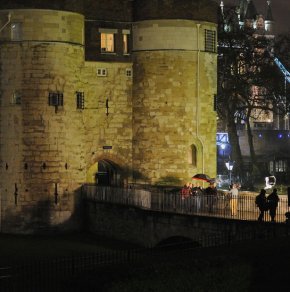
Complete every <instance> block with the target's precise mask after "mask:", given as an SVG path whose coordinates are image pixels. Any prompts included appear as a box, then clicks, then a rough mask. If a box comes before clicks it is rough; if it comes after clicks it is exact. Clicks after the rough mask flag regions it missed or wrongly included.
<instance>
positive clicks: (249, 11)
mask: <svg viewBox="0 0 290 292" xmlns="http://www.w3.org/2000/svg"><path fill="white" fill-rule="evenodd" d="M256 17H257V9H256V6H255V4H254V2H253V1H252V0H248V4H247V8H246V12H245V16H244V26H245V28H254V26H255V20H256Z"/></svg>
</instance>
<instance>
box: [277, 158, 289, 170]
mask: <svg viewBox="0 0 290 292" xmlns="http://www.w3.org/2000/svg"><path fill="white" fill-rule="evenodd" d="M286 170H287V161H285V160H277V161H275V171H276V172H286Z"/></svg>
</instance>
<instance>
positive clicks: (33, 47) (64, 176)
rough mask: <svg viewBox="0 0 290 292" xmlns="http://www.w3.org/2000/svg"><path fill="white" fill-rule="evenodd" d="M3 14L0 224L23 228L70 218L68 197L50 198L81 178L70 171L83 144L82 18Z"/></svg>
mask: <svg viewBox="0 0 290 292" xmlns="http://www.w3.org/2000/svg"><path fill="white" fill-rule="evenodd" d="M8 16H9V24H7V25H6V26H5V28H4V29H3V30H2V31H1V49H0V50H1V51H0V53H1V55H0V63H1V111H0V117H1V124H0V138H1V168H0V177H1V202H2V204H1V208H2V209H1V210H2V213H1V218H2V220H3V222H2V226H6V228H9V224H11V226H12V225H13V224H14V223H15V222H17V223H16V225H17V228H19V229H22V227H23V226H24V225H26V224H27V223H28V222H29V223H31V224H32V225H33V223H34V222H42V223H43V222H45V221H46V224H48V221H49V220H48V221H47V220H46V219H47V218H50V219H51V220H52V221H53V220H54V219H56V220H57V218H58V219H60V218H62V220H61V221H65V220H66V219H69V217H70V216H71V215H72V210H73V209H74V208H73V205H72V204H73V201H72V200H69V199H67V201H65V202H63V204H61V206H60V205H59V204H56V203H57V201H58V200H59V199H60V194H61V195H62V196H63V194H65V193H66V192H67V193H68V192H70V191H72V190H75V189H76V188H77V186H79V185H78V182H81V181H83V180H84V179H85V173H84V172H83V171H82V172H77V171H75V172H73V171H70V169H74V168H75V169H77V168H79V167H80V166H79V163H78V161H79V160H80V159H79V158H80V157H81V156H82V153H81V149H82V148H83V147H82V145H83V136H82V135H81V134H79V127H80V125H81V117H80V116H79V115H78V113H77V111H76V106H75V98H74V96H75V91H76V90H78V87H77V82H76V80H75V71H76V70H75V68H77V67H78V68H81V67H82V64H83V55H84V50H83V44H84V39H83V27H84V26H83V25H84V19H83V16H82V15H80V14H78V13H73V12H65V11H53V10H37V9H23V10H22V9H9V10H1V13H0V19H1V20H2V24H3V21H4V22H5V21H6V19H7V17H8ZM3 25H4V24H3ZM2 27H3V26H2ZM64 105H65V107H64ZM72 109H73V110H72ZM67 111H71V113H70V115H68V114H67ZM72 137H73V139H71V138H72ZM50 205H52V209H51V211H53V212H55V213H54V214H57V215H56V216H52V215H50V212H51V211H49V208H48V207H49V206H50ZM53 206H55V207H53ZM8 214H9V216H8ZM36 214H37V215H36ZM8 217H9V219H8ZM42 219H45V220H42ZM5 220H8V221H7V222H6V223H7V224H4V221H5ZM50 223H51V224H53V223H54V222H50ZM32 225H31V228H33V227H32ZM40 225H41V224H40ZM38 227H39V228H41V226H38ZM3 228H4V227H3ZM17 228H15V229H13V231H15V232H16V231H17Z"/></svg>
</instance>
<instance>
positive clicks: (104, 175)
mask: <svg viewBox="0 0 290 292" xmlns="http://www.w3.org/2000/svg"><path fill="white" fill-rule="evenodd" d="M121 174H122V172H121V168H120V167H119V166H118V165H117V164H115V163H114V162H112V161H110V160H100V161H98V172H97V173H96V183H97V185H100V186H123V177H122V175H121Z"/></svg>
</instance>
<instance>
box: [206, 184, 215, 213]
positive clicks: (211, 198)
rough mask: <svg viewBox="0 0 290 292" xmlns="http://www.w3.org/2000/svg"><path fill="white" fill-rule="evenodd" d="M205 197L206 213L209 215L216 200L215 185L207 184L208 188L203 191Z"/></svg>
mask: <svg viewBox="0 0 290 292" xmlns="http://www.w3.org/2000/svg"><path fill="white" fill-rule="evenodd" d="M205 195H206V197H207V203H208V211H209V213H212V212H213V208H214V205H215V203H216V199H217V188H216V186H215V183H210V184H209V186H208V187H207V188H206V189H205Z"/></svg>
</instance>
